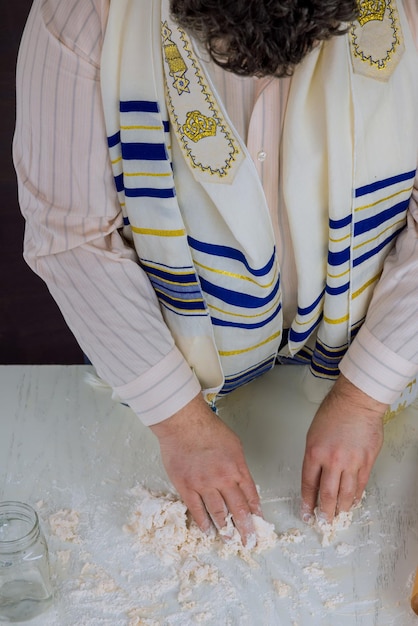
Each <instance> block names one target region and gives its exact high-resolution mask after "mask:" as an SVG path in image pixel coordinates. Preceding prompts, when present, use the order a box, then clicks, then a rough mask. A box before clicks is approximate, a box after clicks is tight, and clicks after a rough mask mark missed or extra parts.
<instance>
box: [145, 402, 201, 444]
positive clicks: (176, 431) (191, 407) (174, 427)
mask: <svg viewBox="0 0 418 626" xmlns="http://www.w3.org/2000/svg"><path fill="white" fill-rule="evenodd" d="M212 415H213V412H212V411H211V409H210V408H209V406H208V405H207V403H206V402H205V400H204V399H203V397H202V394H201V393H198V394H197V395H196V396H195V397H194V398H193V399H192V400H191V401H190V402H188V403H187V404H186V405H185V406H184V407H182V408H181V409H179V410H178V411H176V412H175V413H173V415H171V416H170V417H168V418H167V419H165V420H163V421H161V422H158V424H154V425H152V426H150V429H151V430H152V432H153V433H154V435H155V436H156V437H157V438H158V439H159V440H160V441H161V440H163V439H165V438H167V437H173V436H176V435H180V434H182V433H184V432H185V429H188V430H190V428H191V426H192V425H195V424H196V423H198V424H199V423H201V422H202V420H207V419H208V418H211V416H212Z"/></svg>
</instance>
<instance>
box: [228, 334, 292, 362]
mask: <svg viewBox="0 0 418 626" xmlns="http://www.w3.org/2000/svg"><path fill="white" fill-rule="evenodd" d="M281 334H282V332H281V331H280V330H279V332H277V333H275V334H274V335H271V337H268V338H267V339H265V340H264V341H261V342H260V343H257V344H256V345H255V346H250V347H249V348H244V349H243V350H232V351H231V352H227V351H224V350H219V354H220V356H234V355H236V354H243V353H244V352H251V350H256V349H257V348H260V347H261V346H264V345H265V344H266V343H268V342H269V341H274V339H277V338H278V337H280V335H281Z"/></svg>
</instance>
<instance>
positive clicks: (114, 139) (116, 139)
mask: <svg viewBox="0 0 418 626" xmlns="http://www.w3.org/2000/svg"><path fill="white" fill-rule="evenodd" d="M118 143H120V131H118V132H117V133H115V134H114V135H112V136H111V137H108V138H107V145H108V146H109V148H113V147H114V146H117V144H118Z"/></svg>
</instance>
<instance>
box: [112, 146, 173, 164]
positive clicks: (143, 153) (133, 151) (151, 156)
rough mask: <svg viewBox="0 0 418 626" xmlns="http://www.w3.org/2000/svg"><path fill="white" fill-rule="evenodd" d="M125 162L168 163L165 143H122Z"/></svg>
mask: <svg viewBox="0 0 418 626" xmlns="http://www.w3.org/2000/svg"><path fill="white" fill-rule="evenodd" d="M122 157H123V158H124V159H125V161H132V160H135V161H166V160H167V155H166V150H165V144H164V143H122Z"/></svg>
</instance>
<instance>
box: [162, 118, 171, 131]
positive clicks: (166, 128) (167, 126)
mask: <svg viewBox="0 0 418 626" xmlns="http://www.w3.org/2000/svg"><path fill="white" fill-rule="evenodd" d="M163 128H164V132H165V133H168V132H169V131H170V122H165V121H164V120H163Z"/></svg>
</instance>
